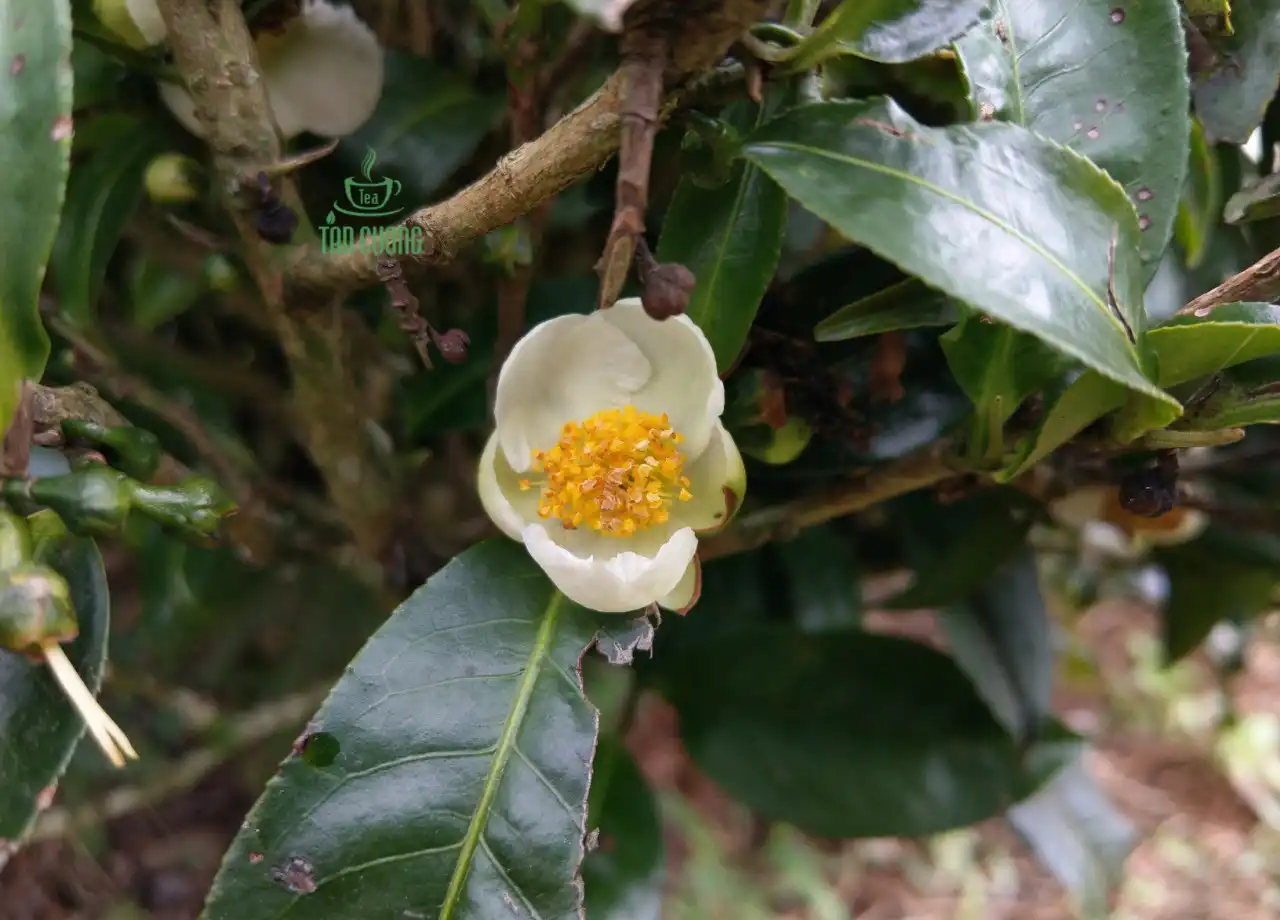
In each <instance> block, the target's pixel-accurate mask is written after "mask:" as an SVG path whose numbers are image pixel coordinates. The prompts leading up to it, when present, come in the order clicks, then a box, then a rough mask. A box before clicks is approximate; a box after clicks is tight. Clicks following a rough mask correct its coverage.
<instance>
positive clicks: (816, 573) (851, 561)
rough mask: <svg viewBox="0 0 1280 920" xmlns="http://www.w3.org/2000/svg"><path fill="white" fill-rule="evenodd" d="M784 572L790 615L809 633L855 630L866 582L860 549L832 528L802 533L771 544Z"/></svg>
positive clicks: (860, 616) (827, 526)
mask: <svg viewBox="0 0 1280 920" xmlns="http://www.w3.org/2000/svg"><path fill="white" fill-rule="evenodd" d="M772 549H773V551H774V552H775V553H776V554H777V556H778V557H779V558H780V559H781V561H782V570H783V571H784V572H785V574H786V579H787V593H788V599H789V601H790V614H791V616H792V617H793V618H794V620H795V622H796V623H797V625H799V627H800V628H801V629H802V630H804V631H805V632H811V633H818V632H825V631H827V630H832V629H848V628H849V627H851V626H857V625H858V622H859V621H860V620H861V619H862V579H861V573H860V571H859V568H858V556H857V547H856V546H855V545H854V543H853V541H852V540H851V539H850V538H849V536H848V535H847V534H846V533H845V532H844V531H843V530H841V529H840V528H839V527H838V526H836V525H834V524H823V525H821V526H818V527H809V528H806V529H805V530H802V531H801V532H800V533H799V534H797V535H796V536H795V537H794V538H792V539H790V540H784V541H782V542H780V543H774V544H773V545H772Z"/></svg>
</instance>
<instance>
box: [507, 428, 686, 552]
mask: <svg viewBox="0 0 1280 920" xmlns="http://www.w3.org/2000/svg"><path fill="white" fill-rule="evenodd" d="M683 441H684V438H682V437H681V436H680V434H679V433H678V432H676V431H674V430H673V429H672V428H671V421H670V419H668V418H667V415H666V413H665V412H664V413H663V414H662V415H653V414H651V413H648V412H641V411H640V410H638V409H636V407H635V406H624V407H622V408H621V409H605V410H604V411H602V412H597V413H596V414H595V415H593V416H591V417H590V418H587V419H584V420H583V421H582V422H581V423H577V422H568V423H567V424H565V426H564V427H563V428H562V429H561V430H560V441H559V443H558V444H556V445H555V446H554V447H552V448H551V449H550V450H545V451H543V450H535V451H533V469H534V471H535V472H538V473H541V474H543V476H544V477H545V481H544V482H543V483H540V485H541V488H542V497H541V498H540V499H539V501H538V515H539V516H540V517H542V518H544V519H553V520H557V521H560V523H561V524H562V525H563V526H564V527H565V528H568V529H573V528H577V527H589V528H591V529H592V530H594V531H597V532H599V533H603V534H609V535H612V536H618V537H629V536H632V535H634V534H636V533H639V532H640V531H642V530H644V529H645V528H647V527H651V526H653V525H654V524H662V523H664V522H666V521H667V520H668V518H669V517H670V509H671V503H672V501H682V502H687V501H689V500H690V499H692V498H693V493H692V492H690V491H689V478H688V477H687V476H685V475H684V455H683V454H681V453H680V451H679V449H678V445H679V444H680V443H682V442H683ZM532 487H533V486H532V484H531V483H530V482H529V480H527V479H524V480H521V481H520V488H521V489H529V488H532Z"/></svg>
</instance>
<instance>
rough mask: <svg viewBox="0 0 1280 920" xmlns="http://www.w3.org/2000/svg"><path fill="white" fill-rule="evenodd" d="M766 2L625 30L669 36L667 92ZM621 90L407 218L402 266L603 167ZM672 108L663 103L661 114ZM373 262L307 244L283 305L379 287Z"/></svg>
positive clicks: (439, 258) (715, 7)
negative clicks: (411, 246) (414, 234)
mask: <svg viewBox="0 0 1280 920" xmlns="http://www.w3.org/2000/svg"><path fill="white" fill-rule="evenodd" d="M768 5H769V4H768V2H767V0H723V2H722V0H689V2H687V3H684V4H675V3H672V2H671V0H650V2H649V3H641V4H638V5H637V6H636V7H633V8H632V9H631V10H629V11H628V25H630V23H631V18H632V17H633V16H635V17H641V18H643V21H645V22H646V24H648V25H650V27H652V28H660V29H662V30H663V31H664V32H666V34H668V35H670V36H671V39H672V42H673V45H672V49H671V57H670V60H669V61H668V63H667V70H666V74H665V84H666V86H667V88H668V90H670V89H672V88H675V87H679V86H682V85H683V84H685V83H686V81H688V80H689V78H690V77H692V76H694V75H695V74H699V73H701V72H702V71H705V70H706V69H707V68H709V67H712V66H714V65H715V64H717V63H718V62H719V61H720V60H721V59H722V58H723V57H724V54H725V52H726V51H727V50H728V48H729V46H730V45H732V44H733V42H734V41H735V40H736V39H737V38H738V36H740V35H741V34H742V33H743V32H744V31H746V29H747V28H748V27H749V26H750V25H751V24H752V23H754V22H755V21H756V20H757V19H758V18H759V17H760V16H761V15H762V13H763V11H764V10H765V8H766V7H767V6H768ZM637 21H640V20H637ZM622 84H623V79H622V76H621V75H620V74H616V73H615V74H614V75H613V76H612V77H610V78H609V79H608V80H607V81H606V82H605V84H604V86H602V87H600V89H599V90H597V91H596V92H595V93H594V94H593V95H592V96H591V97H590V98H589V99H587V101H586V102H584V103H583V104H582V105H580V106H578V108H576V109H574V110H573V111H572V112H570V113H569V114H567V115H565V116H564V118H562V119H560V121H558V122H557V123H556V124H555V125H553V126H552V127H551V128H549V129H548V130H547V131H546V132H545V133H543V134H542V135H541V136H540V137H537V138H535V139H534V140H532V141H530V142H529V143H527V144H525V145H523V146H521V147H519V148H517V149H515V150H513V151H511V152H510V153H508V154H507V155H506V156H504V157H503V158H502V159H501V160H499V161H498V165H497V166H496V167H494V169H493V170H492V171H491V172H489V173H488V174H486V175H484V176H482V177H481V178H479V179H478V180H476V181H475V182H474V183H472V184H471V185H469V186H468V187H467V188H465V189H463V190H462V191H460V192H458V193H457V194H456V195H454V196H453V197H452V198H449V199H447V200H445V201H442V202H440V203H438V204H434V205H431V206H430V207H427V208H423V209H422V210H420V211H418V212H416V213H414V214H412V215H410V216H409V217H408V218H407V219H406V220H405V221H404V225H405V226H406V227H411V228H419V229H420V230H421V231H422V234H423V239H424V245H423V247H422V252H421V253H420V254H414V255H406V256H403V257H401V261H402V264H403V265H404V267H405V269H406V270H407V271H411V270H413V269H414V268H417V267H421V266H425V265H438V264H442V263H445V262H449V261H452V260H453V259H454V258H456V257H457V255H458V253H459V252H460V251H462V250H463V249H465V248H466V247H467V246H469V245H470V244H472V243H474V242H476V241H477V240H479V239H480V238H481V237H483V236H484V235H485V234H486V233H488V232H490V231H491V230H494V229H496V228H498V227H502V226H505V225H506V224H509V223H511V222H512V221H514V220H516V219H517V218H519V217H521V216H522V215H524V214H527V213H529V212H530V211H532V210H533V209H534V208H536V207H537V206H538V205H540V204H542V203H543V202H545V201H548V200H550V199H551V198H552V197H553V196H555V195H557V194H559V193H560V192H561V191H563V190H564V189H566V188H568V187H569V186H570V185H572V184H573V183H574V182H576V181H577V180H578V179H580V178H581V177H583V176H585V175H588V174H589V173H592V172H595V171H596V170H598V169H600V167H602V166H603V165H604V164H605V163H606V162H607V161H608V160H609V158H610V157H612V156H613V154H614V153H615V152H616V151H617V149H618V144H619V137H620V134H619V124H620V119H619V107H620V102H621V89H622ZM672 110H673V106H672V105H671V104H668V105H667V106H665V107H664V110H663V111H662V112H661V113H660V118H661V117H666V116H668V115H669V114H670V113H671V111H672ZM377 263H378V257H377V255H375V254H374V253H352V254H349V255H347V254H344V255H337V254H325V253H322V252H321V251H320V249H319V247H318V246H307V247H306V248H305V249H304V250H303V251H302V252H300V253H299V254H298V256H297V257H296V260H295V261H294V262H293V264H292V265H291V267H290V270H289V273H288V283H289V296H290V299H291V300H292V299H293V297H294V295H295V294H297V295H299V296H300V297H302V298H303V299H305V298H306V297H307V296H308V295H309V296H310V297H314V296H315V295H316V294H317V293H323V292H328V291H333V290H342V289H348V288H355V287H363V286H370V285H374V284H377V283H378V264H377Z"/></svg>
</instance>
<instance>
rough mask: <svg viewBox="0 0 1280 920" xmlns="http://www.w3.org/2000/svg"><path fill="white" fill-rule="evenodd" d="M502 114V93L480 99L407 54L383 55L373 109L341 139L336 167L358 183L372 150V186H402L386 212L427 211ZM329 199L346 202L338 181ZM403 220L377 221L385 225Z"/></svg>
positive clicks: (451, 74)
mask: <svg viewBox="0 0 1280 920" xmlns="http://www.w3.org/2000/svg"><path fill="white" fill-rule="evenodd" d="M505 107H506V97H505V96H504V95H503V94H501V93H493V92H479V91H477V90H476V89H475V87H474V84H473V83H472V81H470V80H468V79H465V78H464V77H463V76H462V75H461V74H458V73H456V72H455V71H452V70H448V69H446V68H444V67H442V66H441V65H440V64H438V63H436V62H434V61H431V60H428V59H427V58H424V57H420V56H418V55H414V54H408V53H406V52H394V51H393V52H388V53H387V55H386V83H385V88H384V90H383V93H382V96H381V98H379V100H378V106H377V108H376V109H374V111H373V114H372V115H371V116H370V117H369V120H368V121H367V122H365V123H364V125H362V126H361V127H360V129H359V130H358V131H356V132H355V133H354V134H351V135H348V136H347V137H344V138H343V139H342V141H341V142H340V143H339V144H338V149H337V150H335V151H334V152H333V161H334V164H335V166H336V167H341V168H342V169H343V170H345V175H346V177H348V178H354V179H360V178H361V175H360V174H361V170H362V166H363V162H364V160H365V158H366V157H367V156H368V153H369V151H370V150H372V151H373V152H374V157H375V160H374V164H373V165H372V168H371V175H372V177H373V179H374V180H381V179H384V178H385V179H393V180H395V181H396V182H400V183H402V188H401V190H400V192H399V194H392V195H391V197H390V199H389V200H388V204H387V208H388V209H393V208H400V210H401V211H402V212H404V213H407V212H408V210H409V209H411V208H416V207H420V206H422V205H423V204H426V203H427V201H428V200H429V198H430V197H431V195H432V194H433V193H435V192H436V191H437V190H438V189H439V188H440V186H441V185H442V184H444V182H445V180H446V179H448V178H449V177H450V176H452V175H453V174H454V173H455V172H457V170H458V168H459V167H461V166H462V165H463V164H464V163H465V162H466V161H467V159H468V158H469V157H470V156H471V155H472V154H473V153H475V150H476V148H477V147H478V146H479V145H480V142H481V141H482V140H483V139H484V136H485V135H486V134H488V133H489V132H490V131H492V130H493V129H494V127H496V125H497V123H498V118H499V117H500V116H501V115H502V112H503V111H504V109H505ZM334 195H335V198H336V200H337V201H338V202H339V203H343V202H344V201H345V198H344V195H345V189H344V186H343V185H342V179H341V178H339V179H337V180H336V181H335V183H334ZM344 206H347V207H349V205H344ZM402 216H404V214H403V213H402V214H400V216H394V217H384V218H382V220H383V222H384V223H385V222H387V221H390V220H399V219H400V217H402ZM353 220H355V218H353Z"/></svg>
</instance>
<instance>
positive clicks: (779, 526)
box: [698, 440, 963, 560]
mask: <svg viewBox="0 0 1280 920" xmlns="http://www.w3.org/2000/svg"><path fill="white" fill-rule="evenodd" d="M951 449H952V448H951V444H950V442H948V441H946V440H942V441H938V442H936V443H934V444H932V445H930V446H929V447H927V448H925V449H924V450H922V451H920V452H918V453H915V454H909V455H908V456H906V457H903V458H901V459H900V460H897V461H894V462H893V463H888V464H886V465H884V466H880V467H875V468H873V469H871V470H868V471H867V472H865V473H863V474H862V475H860V476H858V477H856V478H855V479H853V480H852V481H850V482H847V483H842V484H840V485H838V486H836V487H834V488H832V489H830V490H828V491H825V492H822V493H819V494H817V495H810V496H805V497H804V498H800V499H796V500H795V501H792V502H787V503H784V504H781V505H774V506H772V507H769V508H762V509H761V510H759V511H756V512H753V513H751V514H745V515H743V516H742V517H740V518H739V519H738V520H737V521H735V522H733V523H732V524H730V525H729V527H728V529H726V530H725V531H724V532H723V533H720V534H717V535H715V536H713V537H710V538H709V539H707V540H705V541H704V542H703V543H702V545H701V547H700V548H699V550H698V556H699V558H701V559H703V560H708V559H718V558H720V557H721V556H730V555H733V554H735V553H742V552H747V551H748V550H753V549H756V548H757V547H760V546H763V545H764V544H766V543H769V542H770V541H773V540H779V539H786V538H788V537H791V536H794V535H795V534H797V533H799V532H800V531H801V530H804V529H805V528H807V527H815V526H817V525H818V524H825V523H826V522H827V521H831V520H835V519H836V518H840V517H844V516H845V515H847V514H853V513H854V512H857V511H864V510H866V509H867V508H870V507H871V506H873V505H878V504H880V503H881V502H884V501H888V500H889V499H891V498H896V497H897V496H899V495H905V494H906V493H908V492H915V491H916V490H918V489H924V488H927V487H929V486H932V485H936V484H937V483H940V482H942V481H943V480H945V479H949V478H951V477H952V476H955V475H957V474H959V473H961V472H963V470H962V469H961V467H960V465H959V464H958V462H957V461H956V460H955V459H954V458H953V457H952V455H951Z"/></svg>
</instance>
